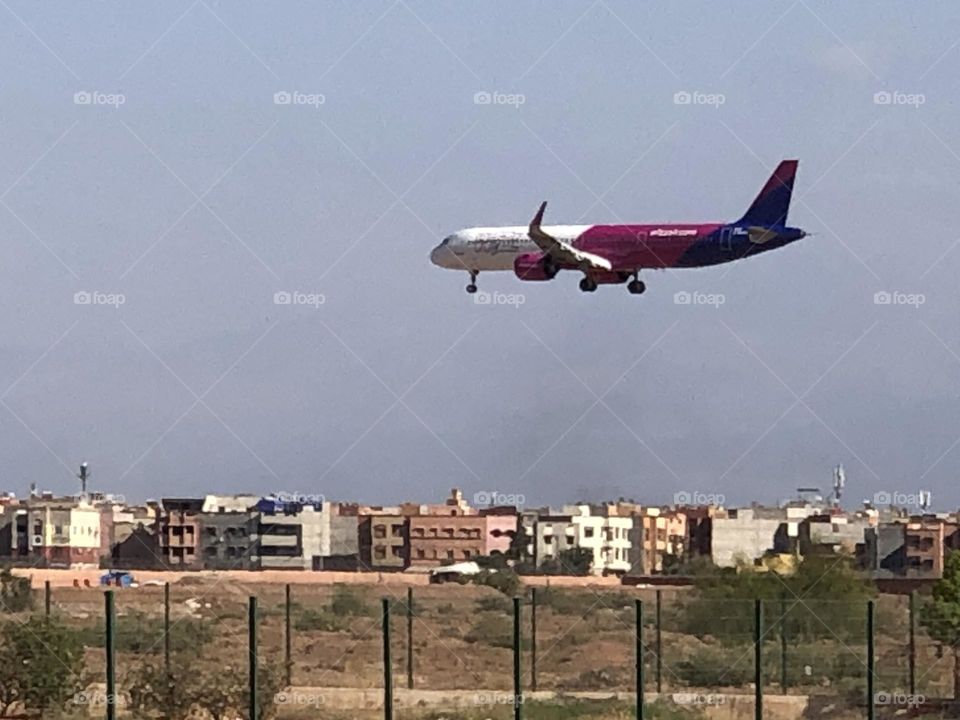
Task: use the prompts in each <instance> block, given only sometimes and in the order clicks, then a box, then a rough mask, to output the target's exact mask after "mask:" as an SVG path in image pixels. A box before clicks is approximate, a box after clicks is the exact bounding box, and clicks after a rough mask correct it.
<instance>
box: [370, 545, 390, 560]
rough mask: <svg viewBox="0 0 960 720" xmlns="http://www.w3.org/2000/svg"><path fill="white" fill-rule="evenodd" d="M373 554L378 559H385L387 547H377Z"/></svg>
mask: <svg viewBox="0 0 960 720" xmlns="http://www.w3.org/2000/svg"><path fill="white" fill-rule="evenodd" d="M373 556H374V557H375V558H376V559H377V560H384V559H385V558H386V557H387V549H386V548H385V547H375V548H374V549H373Z"/></svg>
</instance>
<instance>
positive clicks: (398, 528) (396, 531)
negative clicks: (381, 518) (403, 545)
mask: <svg viewBox="0 0 960 720" xmlns="http://www.w3.org/2000/svg"><path fill="white" fill-rule="evenodd" d="M390 531H391V533H392V534H393V536H394V537H395V538H402V537H403V525H394V526H393V527H391V528H390Z"/></svg>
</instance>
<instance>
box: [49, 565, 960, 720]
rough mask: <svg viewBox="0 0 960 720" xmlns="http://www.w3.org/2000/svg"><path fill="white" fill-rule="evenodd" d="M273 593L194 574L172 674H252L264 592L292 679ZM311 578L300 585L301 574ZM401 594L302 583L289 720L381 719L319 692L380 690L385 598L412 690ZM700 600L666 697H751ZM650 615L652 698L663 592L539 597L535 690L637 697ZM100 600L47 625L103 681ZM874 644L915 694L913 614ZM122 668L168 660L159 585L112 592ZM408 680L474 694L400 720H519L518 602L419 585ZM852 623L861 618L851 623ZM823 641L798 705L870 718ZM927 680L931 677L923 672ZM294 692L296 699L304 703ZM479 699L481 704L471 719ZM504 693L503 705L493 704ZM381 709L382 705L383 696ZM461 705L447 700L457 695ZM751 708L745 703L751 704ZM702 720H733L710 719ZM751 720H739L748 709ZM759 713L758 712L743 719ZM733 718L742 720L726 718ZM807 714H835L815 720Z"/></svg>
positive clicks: (667, 675) (666, 674) (682, 594)
mask: <svg viewBox="0 0 960 720" xmlns="http://www.w3.org/2000/svg"><path fill="white" fill-rule="evenodd" d="M278 575H279V576H280V577H279V578H278V579H279V582H273V583H271V582H263V578H257V580H256V581H255V582H243V581H241V580H238V579H237V577H235V576H233V575H231V576H229V577H216V576H199V575H193V576H189V575H188V576H185V577H182V578H180V579H179V580H178V581H177V582H175V583H172V584H171V618H172V631H171V636H170V643H171V656H172V663H173V665H174V666H177V665H178V664H179V663H181V662H182V661H184V662H185V661H186V660H187V659H188V658H190V657H194V656H197V655H199V659H198V662H199V663H200V664H201V666H203V667H210V668H220V667H229V666H234V667H235V668H236V669H237V671H238V672H245V668H246V662H247V660H246V658H247V654H246V651H247V601H248V597H249V596H250V595H256V596H257V597H258V598H259V604H260V615H259V616H260V625H259V638H260V656H261V659H262V661H263V663H264V665H265V666H266V667H267V668H270V669H271V672H273V673H274V674H275V675H276V676H277V677H278V679H280V678H282V676H283V673H284V605H285V602H284V585H283V581H284V580H286V579H288V578H289V579H294V577H293V576H289V575H284V574H282V573H278ZM299 577H302V576H299V574H298V578H297V579H299ZM408 587H409V584H408V583H407V582H400V583H392V582H384V583H379V584H376V585H365V584H359V585H357V584H350V585H347V584H322V585H318V584H306V583H297V584H294V585H293V586H292V596H293V611H292V626H293V641H292V657H293V664H292V668H291V671H292V678H293V686H294V690H293V691H291V692H290V694H289V695H288V696H287V702H286V704H284V705H283V706H282V707H280V708H279V713H278V716H279V717H280V718H315V717H324V718H328V717H329V718H348V717H349V718H358V719H359V718H365V717H371V718H373V717H379V715H378V712H377V711H376V710H375V709H371V710H369V711H364V710H337V709H336V704H335V703H333V702H332V701H331V698H332V697H333V696H334V693H329V696H328V697H325V695H324V690H323V689H324V688H366V689H370V690H374V691H375V690H376V689H378V688H381V687H382V680H383V676H382V672H383V671H382V652H383V648H382V635H381V617H380V600H381V598H388V599H389V600H390V602H391V612H392V616H393V623H392V625H393V635H392V644H391V648H392V652H393V666H394V683H395V687H398V688H404V687H405V686H406V656H407V641H406V623H407V620H406V593H407V589H408ZM34 594H35V610H39V611H41V612H42V607H43V593H42V591H41V590H39V589H35V590H34ZM694 596H695V594H694V592H693V591H692V590H687V589H664V590H663V591H662V600H663V614H662V647H663V660H662V686H663V690H664V692H668V693H669V692H674V693H676V692H702V693H706V694H713V695H728V696H730V697H732V696H741V697H742V696H746V697H747V698H749V696H750V694H751V693H752V677H753V651H752V646H751V644H750V643H751V641H752V635H751V633H750V632H749V631H748V630H745V631H743V632H740V633H738V634H731V633H729V632H728V634H727V635H726V636H722V637H716V636H712V635H710V634H709V633H699V636H698V635H695V634H691V633H689V632H680V631H679V630H680V629H681V623H682V622H683V620H682V619H681V611H680V607H681V605H682V604H683V603H684V602H688V601H689V600H690V599H691V598H693V597H694ZM637 598H639V599H642V600H643V601H644V607H645V620H646V623H645V630H644V632H645V640H646V643H647V647H648V652H647V655H646V658H645V662H646V673H647V678H648V689H649V690H650V691H651V692H653V691H654V690H655V687H656V658H655V652H654V651H655V626H654V620H655V618H654V614H655V613H654V608H655V593H654V591H652V590H649V589H631V588H622V587H619V586H617V587H573V588H556V587H551V588H540V589H538V605H539V610H538V617H537V620H538V643H537V645H538V662H537V669H538V673H537V675H538V688H539V689H540V690H548V691H549V690H552V691H557V692H561V693H567V692H577V691H607V692H611V693H612V692H621V693H625V694H626V693H629V692H631V691H632V688H633V673H634V669H633V655H634V636H633V633H634V617H635V615H634V613H635V609H634V601H635V599H637ZM103 602H104V601H103V594H102V592H101V591H100V589H99V588H74V587H62V586H60V587H55V589H54V591H53V610H52V612H53V614H54V615H55V616H56V617H58V618H59V619H61V620H62V621H63V622H64V623H66V624H67V625H69V626H70V627H71V628H74V629H76V630H80V631H82V633H83V637H84V643H85V645H86V650H85V665H86V668H87V671H88V672H89V673H90V674H91V677H94V678H102V677H103V673H104V653H103V648H102V645H103V642H102V636H103V619H102V618H103ZM750 607H752V602H751V601H749V600H744V601H731V602H730V603H728V604H718V605H716V606H715V607H714V606H711V607H709V608H707V609H706V610H707V615H708V616H707V617H706V618H705V619H703V620H704V621H705V622H706V623H707V624H708V625H709V624H710V623H711V622H712V621H713V620H714V619H715V620H716V624H717V627H718V628H719V627H722V626H723V625H724V621H725V620H727V619H728V618H729V617H732V616H733V615H735V614H737V613H739V614H744V613H745V614H746V616H749V615H750V611H749V608H750ZM879 607H880V612H879V615H878V636H877V648H878V653H879V664H878V668H879V674H880V676H881V680H880V682H878V688H889V689H896V688H904V687H905V686H906V677H907V675H906V672H907V664H906V656H905V648H906V642H907V634H906V632H907V630H906V627H907V623H906V603H905V601H904V600H903V599H901V598H893V597H884V598H881V600H880V602H879ZM116 608H117V616H118V620H117V666H118V680H119V683H118V684H119V688H120V690H121V692H122V691H123V690H124V682H125V678H126V677H127V676H128V674H129V673H131V672H132V671H133V670H134V669H136V668H137V667H138V666H140V665H141V664H143V663H153V664H159V663H162V661H163V648H164V640H163V622H162V620H163V588H162V587H140V588H136V589H122V590H119V589H118V590H117V591H116ZM413 611H414V620H413V638H414V640H413V650H414V667H415V670H414V684H415V687H416V689H417V690H434V691H454V690H459V691H468V694H467V695H466V698H467V700H466V703H464V695H463V693H460V694H458V695H457V698H458V699H457V701H456V703H454V701H452V700H451V702H450V707H449V708H444V707H443V700H441V701H440V708H439V709H437V708H436V707H435V706H434V705H431V707H430V708H426V707H420V708H417V707H406V706H402V705H403V704H402V703H399V702H398V710H397V713H396V714H397V717H399V718H423V719H424V720H427V719H438V718H444V717H450V718H453V717H457V718H465V719H466V720H473V719H474V718H477V719H478V720H479V719H480V718H492V719H493V720H497V719H498V718H501V717H503V718H507V717H512V709H511V708H510V707H509V705H508V699H509V698H508V697H507V693H509V692H510V690H511V687H512V650H511V637H512V616H511V612H512V606H511V601H510V598H508V597H507V596H506V595H504V594H503V593H501V592H498V591H497V590H495V589H493V588H489V587H482V586H475V585H464V586H461V585H456V584H448V585H440V586H437V585H421V586H417V587H415V588H414V604H413ZM851 612H854V613H859V612H861V609H860V608H843V607H839V606H838V607H836V608H832V609H828V613H829V614H830V615H831V617H827V618H826V619H827V620H828V622H833V621H836V620H837V619H838V617H839V615H840V614H841V613H848V614H849V613H851ZM530 615H531V614H530V610H529V606H528V605H527V606H525V608H524V615H523V622H524V635H525V638H529V631H530ZM848 621H850V622H852V623H853V624H854V625H856V623H859V622H860V620H859V617H852V618H848ZM824 634H825V635H827V637H824V638H821V639H818V640H816V641H810V642H805V643H800V642H790V643H789V647H788V648H787V651H788V662H787V673H788V682H789V685H790V688H789V689H788V693H792V694H795V695H809V696H812V697H813V698H814V702H813V703H812V705H815V706H821V707H825V708H826V712H827V713H828V715H829V716H830V717H832V718H837V717H840V718H842V717H846V716H849V717H851V718H852V717H860V716H862V708H858V705H859V703H860V702H862V697H863V688H864V681H865V680H864V678H865V642H864V640H863V639H862V638H859V639H858V638H851V637H844V638H831V637H829V635H830V634H829V633H824ZM778 637H779V636H778V634H777V632H773V633H771V634H770V635H769V636H768V637H767V642H766V644H765V653H766V662H765V669H764V671H765V677H766V680H765V685H766V688H765V690H766V693H768V694H771V695H772V694H778V693H781V690H780V688H779V681H780V673H781V664H780V662H781V656H780V651H781V646H780V644H779V640H778ZM920 649H921V657H920V662H919V666H920V668H921V672H923V673H924V677H923V688H922V689H923V690H925V691H926V692H927V694H928V695H930V696H936V695H943V694H946V693H947V691H948V688H949V672H950V660H949V659H945V660H943V659H939V658H938V657H937V651H936V648H935V646H934V645H932V644H931V643H929V642H926V641H924V642H921V644H920ZM525 650H526V652H525V655H524V672H525V678H526V679H525V682H526V684H527V685H529V680H530V665H531V663H530V660H531V657H530V652H529V647H526V648H525ZM928 668H929V671H928V670H927V669H928ZM297 688H302V689H303V692H302V693H301V692H299V691H298V690H297ZM471 691H484V692H482V693H479V694H478V696H477V700H476V705H475V707H471V706H470V705H471V702H470V699H471V697H472V696H471V695H470V694H469V692H471ZM491 691H492V692H494V693H496V691H499V692H500V693H502V694H500V695H498V694H493V695H491V694H490V693H491ZM372 697H374V698H376V697H377V696H376V694H374V695H373V696H372ZM451 697H453V695H452V694H451ZM622 697H623V698H624V700H622V701H616V700H607V701H591V702H578V703H564V704H563V708H562V709H560V708H559V707H558V706H557V705H556V703H554V702H545V703H536V702H532V703H530V704H529V705H528V706H527V707H526V708H525V715H526V717H528V718H530V719H531V720H537V719H538V718H541V717H543V718H546V717H550V718H564V717H568V718H596V719H598V720H599V719H600V718H626V717H631V716H632V709H631V706H630V703H629V701H628V698H629V695H624V696H622ZM741 705H742V703H741ZM654 712H655V714H654V715H653V717H675V718H687V717H689V718H694V717H698V716H703V715H702V714H701V710H699V709H693V710H687V709H684V710H680V711H677V710H675V709H669V710H668V709H665V708H661V709H658V710H655V711H654ZM704 712H705V715H706V716H708V717H714V718H719V717H724V716H723V715H722V714H718V712H719V711H718V709H717V708H712V709H711V708H707V709H706V710H705V711H704ZM738 714H742V713H738ZM747 714H749V713H747ZM730 716H731V717H732V715H730ZM805 716H806V717H813V716H824V717H825V716H826V715H821V713H819V712H818V713H817V714H816V715H811V714H810V711H809V710H808V714H807V715H805Z"/></svg>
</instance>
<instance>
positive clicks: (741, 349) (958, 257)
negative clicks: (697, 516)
mask: <svg viewBox="0 0 960 720" xmlns="http://www.w3.org/2000/svg"><path fill="white" fill-rule="evenodd" d="M0 17H2V18H3V22H2V23H0V58H2V61H3V66H4V73H3V82H2V84H0V93H2V97H3V102H2V105H0V128H2V129H3V132H4V138H5V140H6V142H5V152H4V162H3V163H0V200H2V202H0V237H2V238H3V247H4V250H5V262H4V263H3V264H2V267H0V302H2V303H3V306H4V308H5V309H6V312H4V313H3V315H2V319H0V322H2V324H3V327H2V330H3V333H2V338H3V339H2V344H3V348H2V349H3V352H2V354H0V386H2V388H6V390H5V392H3V393H0V397H2V401H3V402H2V405H0V458H2V463H3V469H4V475H3V478H2V484H3V485H4V486H6V487H7V488H10V489H13V490H18V491H20V492H23V490H24V489H25V488H26V486H27V485H28V484H29V483H30V482H36V483H37V484H38V485H39V486H41V487H45V488H51V489H54V490H58V491H67V490H72V489H73V488H74V486H75V483H74V479H73V472H74V467H75V466H76V465H78V464H79V462H80V461H81V460H87V461H89V462H90V463H91V467H92V469H93V473H94V474H93V480H94V482H93V484H94V485H96V486H98V487H100V488H103V489H106V490H112V491H114V492H118V493H122V494H125V495H128V496H129V497H131V498H144V497H149V496H152V497H155V496H160V495H163V494H186V493H191V492H205V491H228V490H237V491H241V490H251V491H262V492H278V491H286V492H310V493H322V494H324V495H326V496H327V497H330V498H357V499H361V500H365V501H370V502H373V501H380V500H382V501H395V500H399V499H403V498H407V497H415V498H422V499H425V500H426V499H429V498H432V497H435V496H438V495H440V494H442V493H445V492H446V490H447V489H448V488H450V487H452V486H459V487H461V488H463V489H464V490H465V492H466V493H467V495H468V496H470V495H472V494H473V493H475V492H478V491H490V490H497V491H499V492H503V493H512V494H523V495H524V496H525V497H526V498H527V501H528V502H529V503H547V502H553V503H558V502H561V501H563V500H569V499H574V498H581V499H589V500H599V499H603V498H606V497H618V496H621V495H622V496H627V497H634V498H637V499H643V500H649V501H652V502H669V501H671V500H672V499H673V496H674V494H675V493H677V492H688V493H689V492H702V493H711V494H719V495H722V496H723V497H724V498H725V499H726V500H727V502H728V503H737V502H745V501H749V500H750V499H753V498H757V499H760V500H764V501H774V500H777V499H778V498H782V497H785V496H787V495H790V494H791V493H792V492H793V489H794V488H796V487H798V486H801V485H803V486H809V485H821V486H823V487H827V486H828V485H829V482H830V473H831V468H832V467H833V466H834V465H835V464H837V463H841V462H842V463H843V464H844V465H845V466H846V469H847V475H848V495H847V498H846V499H847V501H848V504H857V503H858V502H859V501H860V500H861V499H863V498H872V497H873V496H874V494H875V493H877V492H890V493H893V492H900V493H904V494H908V493H914V492H916V491H917V490H919V489H920V488H921V487H922V488H925V489H930V490H932V491H933V498H934V505H935V506H937V507H938V508H939V509H946V508H954V507H956V506H957V505H958V504H960V491H958V490H957V484H956V482H955V478H956V475H957V466H958V463H960V442H958V439H960V403H958V402H957V399H958V395H960V327H958V325H957V320H956V318H957V307H958V300H960V298H958V293H960V291H958V289H957V283H956V282H955V278H956V277H957V275H958V271H960V249H957V247H956V244H957V243H958V241H960V232H958V230H957V225H956V222H955V220H954V217H953V216H954V211H955V209H956V207H957V205H958V201H960V126H958V124H957V121H956V117H957V97H958V91H960V88H958V83H960V79H958V77H957V75H956V73H955V72H952V69H953V68H955V66H956V62H957V58H958V55H960V47H958V44H957V43H958V39H960V18H958V17H957V16H956V14H955V13H951V12H950V11H949V8H948V6H946V5H943V4H940V3H910V4H907V3H879V4H875V5H872V6H871V11H870V13H864V12H862V10H861V9H859V8H858V7H857V6H855V5H852V4H846V5H841V6H836V4H833V3H825V2H808V1H806V0H798V1H797V2H755V3H738V4H737V5H736V7H735V8H724V7H722V6H720V5H718V4H716V3H707V2H703V3H699V2H690V3H662V4H652V3H651V4H643V5H642V6H641V5H638V4H635V3H629V2H617V1H615V0H602V1H598V2H594V3H592V4H591V3H589V2H523V1H521V2H484V3H472V4H467V3H441V2H416V1H414V0H405V1H403V2H394V3H391V2H376V3H364V2H360V3H349V4H346V3H306V2H304V3H292V2H285V3H279V4H273V5H269V6H268V5H264V4H260V3H247V2H235V3H234V2H232V3H219V2H212V1H207V2H202V1H197V2H190V1H184V2H177V1H172V2H167V3H163V4H156V5H151V6H139V5H137V6H134V5H131V4H128V3H110V2H102V3H96V4H91V5H82V6H77V5H76V4H74V3H55V2H51V3H44V4H37V3H30V2H17V1H16V0H3V2H2V3H0ZM284 92H286V93H299V94H300V95H298V96H297V97H299V98H301V99H302V98H305V97H306V98H309V97H311V96H312V98H313V100H312V101H311V100H305V101H304V102H303V103H302V104H295V103H291V104H277V103H275V101H274V97H275V94H276V93H284ZM484 92H486V93H495V92H498V93H503V94H513V95H516V96H521V97H522V104H519V105H516V104H514V105H506V104H477V103H475V95H476V94H477V93H484ZM683 92H687V93H691V94H693V93H701V94H703V95H708V94H709V95H714V96H722V98H723V102H722V104H720V105H717V104H694V103H691V104H678V103H677V102H675V96H676V94H677V93H683ZM78 93H79V94H80V95H78ZM84 93H86V95H84ZM877 93H887V95H885V96H884V95H880V96H878V95H877ZM120 98H122V104H121V102H120ZM885 98H886V99H889V100H890V102H889V103H884V102H883V100H884V99H885ZM86 99H89V100H90V102H89V103H87V102H85V100H86ZM321 100H322V102H321ZM878 100H879V102H878ZM786 157H797V158H799V159H800V161H801V162H800V170H799V174H798V179H797V184H796V192H795V196H794V204H793V207H792V211H791V218H790V220H791V223H792V224H794V225H799V226H801V227H804V228H805V229H807V230H808V231H810V232H813V233H815V235H814V236H813V237H811V238H808V239H806V240H804V241H803V242H800V243H796V244H794V245H791V246H789V247H788V248H786V249H783V250H781V251H778V252H774V253H769V254H767V255H764V256H762V257H758V258H754V259H751V260H749V261H745V262H741V263H736V264H733V265H728V266H721V267H715V268H711V269H705V270H689V271H677V272H650V273H646V277H645V279H646V282H647V286H648V290H647V293H646V294H645V295H644V296H643V297H633V296H630V295H628V294H627V293H626V292H625V291H624V290H623V288H620V287H612V288H611V287H603V288H601V289H600V291H598V292H597V293H595V294H593V295H585V294H582V293H580V292H579V291H578V290H577V287H576V281H577V278H576V277H575V275H574V274H572V273H570V274H563V275H561V276H560V277H558V278H557V279H556V280H555V281H554V282H552V283H546V284H537V283H530V284H525V283H521V282H520V281H519V280H518V279H517V278H516V277H514V276H513V275H512V274H510V273H502V274H496V275H494V274H490V275H485V276H484V275H481V277H480V286H481V288H482V289H485V290H488V291H493V290H497V291H501V292H509V293H522V294H523V297H524V302H523V305H522V306H521V307H519V308H517V307H510V306H486V305H477V304H475V303H474V302H473V300H472V299H471V298H470V297H469V296H467V295H466V294H465V293H464V292H463V286H464V284H465V283H466V277H465V274H462V273H454V272H450V271H444V270H441V269H439V268H436V267H433V266H431V265H430V263H429V261H428V253H429V251H430V249H431V248H432V247H433V245H435V244H436V242H437V241H438V240H439V239H440V238H442V237H443V236H445V235H446V234H449V233H450V232H452V231H453V230H456V229H458V228H460V227H464V226H470V225H476V224H484V225H488V224H521V223H524V222H526V221H527V220H528V219H529V217H530V216H531V215H532V214H533V212H534V210H535V209H536V207H537V205H538V203H539V202H540V201H541V200H543V199H547V200H549V201H550V206H549V208H548V220H549V221H550V222H570V223H573V222H587V223H589V222H598V223H600V222H618V221H658V220H663V221H679V220H684V221H686V220H690V221H701V220H702V221H711V220H723V219H733V218H735V217H738V216H739V214H740V213H742V211H743V209H744V208H745V207H746V206H747V204H748V203H749V202H750V200H751V199H752V198H753V196H754V195H755V193H756V192H757V190H758V189H759V188H760V187H761V185H762V183H763V182H764V180H765V179H766V177H767V176H768V175H769V173H770V171H771V170H772V169H773V167H774V166H775V165H776V163H777V162H778V161H779V160H780V159H782V158H786ZM277 292H300V293H304V294H311V295H314V296H322V298H323V300H324V302H323V303H322V304H320V305H306V306H303V305H300V306H295V305H289V306H287V305H277V304H275V303H274V295H275V293H277ZM678 292H700V293H704V294H719V295H722V296H723V304H722V305H721V306H719V307H716V306H684V305H678V304H676V303H675V302H674V297H675V294H676V293H678ZM878 292H879V293H892V294H893V295H892V297H895V298H908V297H909V298H914V302H909V303H901V304H897V303H896V302H894V303H891V304H877V302H876V301H875V295H876V293H878ZM76 293H91V295H90V296H89V297H91V298H95V300H94V301H93V302H91V303H90V304H78V302H77V301H76V300H75V294H76ZM110 298H114V300H113V303H112V304H111V301H110ZM118 298H122V304H118V303H119V302H120V300H118ZM921 303H922V304H921Z"/></svg>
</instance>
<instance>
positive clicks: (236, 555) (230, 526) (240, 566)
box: [199, 510, 260, 570]
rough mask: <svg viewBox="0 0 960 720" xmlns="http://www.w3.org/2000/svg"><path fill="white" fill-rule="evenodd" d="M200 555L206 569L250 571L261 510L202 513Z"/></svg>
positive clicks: (200, 517) (200, 516) (200, 515)
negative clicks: (259, 511)
mask: <svg viewBox="0 0 960 720" xmlns="http://www.w3.org/2000/svg"><path fill="white" fill-rule="evenodd" d="M199 519H200V555H201V562H202V563H203V567H204V569H205V570H250V569H251V567H252V563H253V561H252V559H251V554H252V552H253V549H254V548H255V546H256V543H257V532H258V529H259V520H260V515H259V513H256V512H252V511H250V510H230V511H227V510H220V511H218V512H202V513H200V514H199Z"/></svg>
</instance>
